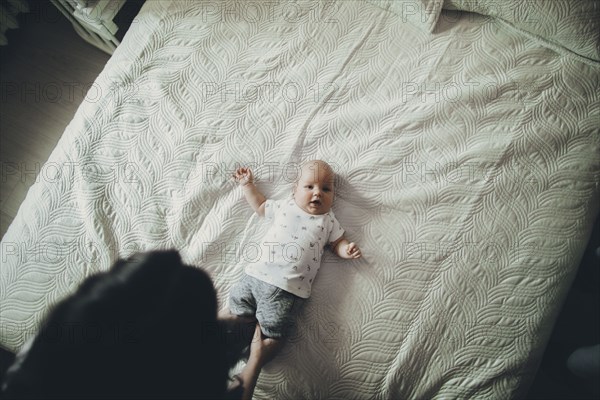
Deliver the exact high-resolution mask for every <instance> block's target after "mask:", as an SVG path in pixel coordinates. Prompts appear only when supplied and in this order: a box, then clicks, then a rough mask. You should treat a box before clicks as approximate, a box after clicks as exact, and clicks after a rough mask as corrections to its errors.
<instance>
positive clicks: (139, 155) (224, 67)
mask: <svg viewBox="0 0 600 400" xmlns="http://www.w3.org/2000/svg"><path fill="white" fill-rule="evenodd" d="M256 4H257V3H252V2H227V3H217V2H196V1H188V2H183V1H177V2H173V3H170V2H158V1H150V2H146V4H145V6H144V8H143V9H142V11H141V13H140V15H139V17H138V19H137V21H136V22H135V23H134V25H133V26H132V28H131V29H130V31H129V32H128V33H127V35H126V37H125V39H124V41H123V43H122V45H121V46H120V47H119V48H118V49H117V51H116V52H115V54H114V56H113V57H112V58H111V60H110V61H109V63H108V64H107V66H106V68H105V69H104V71H103V72H102V73H101V75H100V76H99V77H98V79H97V81H96V84H95V86H94V92H93V93H92V92H90V94H89V95H88V98H87V99H86V101H85V102H84V104H82V106H81V107H80V109H79V110H78V112H77V114H76V115H75V118H74V119H73V121H72V122H71V124H70V125H69V126H68V127H67V129H66V131H65V133H64V135H63V137H62V138H61V140H60V142H59V144H58V146H57V148H56V149H55V150H54V152H53V154H52V156H51V158H50V160H49V161H48V164H47V165H46V167H45V168H49V166H53V167H54V171H58V172H57V173H55V174H54V175H50V174H49V175H48V177H47V178H46V179H43V180H42V181H40V182H39V183H37V184H36V185H34V186H33V187H32V188H31V190H30V192H29V193H28V196H27V198H26V200H25V202H24V203H23V205H22V207H21V209H20V210H19V213H18V215H17V218H16V219H15V222H14V223H13V225H11V227H10V228H9V231H8V233H7V234H6V236H5V237H4V239H3V241H2V244H1V245H2V268H1V270H0V278H1V284H0V325H1V327H2V329H1V330H0V343H1V344H2V345H3V346H6V347H8V348H10V349H13V350H15V349H18V348H19V347H20V346H21V345H22V344H23V342H24V340H25V339H26V338H27V337H28V336H29V335H31V334H33V333H34V332H35V328H36V326H37V325H38V324H39V322H40V321H41V319H42V318H43V315H44V312H45V310H46V308H47V307H48V306H49V305H51V304H52V303H54V302H55V301H57V300H58V299H60V298H62V297H63V296H65V295H67V294H68V293H70V292H71V291H72V290H73V289H74V288H75V287H76V285H77V284H78V283H79V282H80V281H81V280H82V279H84V278H85V277H86V276H88V275H90V274H92V273H94V272H96V271H100V270H105V269H107V268H109V266H110V265H111V264H112V262H113V261H115V260H116V259H117V258H118V257H126V256H128V255H130V254H132V253H133V252H136V251H141V250H148V249H159V248H177V249H179V250H180V251H181V253H182V255H183V257H184V261H185V262H187V263H190V264H193V265H197V266H198V267H202V268H206V269H207V270H208V271H209V272H210V273H211V275H212V277H213V278H214V281H215V284H216V286H217V288H218V290H219V292H220V298H221V300H223V299H224V298H225V296H226V294H227V291H228V289H229V287H230V286H231V285H232V284H233V283H234V282H235V281H236V279H237V278H238V277H239V275H240V273H241V266H240V264H242V263H243V257H244V254H246V256H248V253H245V251H246V250H247V249H248V244H251V243H253V241H255V240H258V238H259V236H260V232H261V231H262V230H263V229H264V226H262V225H261V224H260V223H259V221H258V219H257V218H256V217H254V216H252V215H251V210H250V208H249V207H248V206H247V205H246V204H245V202H244V200H243V197H242V193H241V191H240V190H239V188H236V186H235V185H234V184H233V183H232V182H231V181H230V180H229V172H230V171H232V170H233V169H234V168H235V166H236V163H239V164H246V165H251V166H253V167H254V168H255V171H256V172H257V175H258V177H259V179H260V180H259V183H258V185H259V187H260V188H261V189H262V190H263V191H264V192H265V193H266V194H267V195H268V196H274V197H284V196H287V195H289V193H290V190H291V183H290V176H293V171H294V168H295V166H296V165H297V163H298V162H299V161H301V160H303V159H305V158H309V157H319V158H323V159H325V160H327V161H329V162H330V164H331V165H333V166H334V167H335V168H336V170H337V172H338V175H339V182H338V193H337V198H336V200H335V205H334V211H335V213H336V216H337V217H338V219H339V220H340V222H341V223H342V224H343V226H344V227H345V228H346V230H347V234H348V236H349V237H350V238H352V239H353V240H355V241H357V242H358V243H359V244H360V245H361V248H362V250H363V253H364V257H363V258H362V259H361V260H358V261H353V262H347V261H344V262H342V261H340V260H338V259H336V258H334V256H333V255H329V256H328V257H327V258H326V259H325V262H324V264H323V266H322V268H321V270H320V272H319V276H318V277H317V279H316V281H315V283H314V286H313V295H312V297H311V299H310V300H309V302H308V303H307V305H306V308H305V309H304V311H303V313H302V314H301V315H300V316H299V319H298V323H299V328H298V332H297V335H296V336H295V337H294V338H293V339H292V340H291V343H290V344H289V345H288V346H286V347H285V349H284V350H283V353H282V354H281V355H280V356H279V357H278V358H277V359H276V360H275V361H273V362H272V363H271V364H269V365H268V366H267V368H266V369H265V370H264V372H263V374H262V375H261V378H260V381H259V384H258V387H257V392H256V397H257V398H278V399H296V398H331V399H342V398H344V399H345V398H353V399H363V398H365V399H366V398H369V399H372V398H376V399H387V398H405V399H407V398H411V399H430V398H436V399H442V398H490V399H491V398H493V399H496V398H507V397H509V396H512V395H517V394H519V393H522V390H523V389H524V388H525V387H526V386H527V383H528V381H529V379H530V378H531V377H532V375H533V373H534V370H535V367H536V365H537V362H538V361H539V359H540V356H541V353H542V351H543V348H544V345H545V343H546V340H547V337H548V334H549V331H550V329H551V326H552V323H553V320H554V317H555V315H556V313H557V311H558V310H559V306H560V303H561V301H562V300H563V299H564V296H565V294H566V292H567V290H568V288H569V284H570V282H571V280H572V278H573V276H574V273H575V268H576V265H577V261H578V258H579V257H580V256H581V254H582V251H583V248H584V247H585V244H586V241H587V236H588V234H589V228H590V225H591V221H593V219H594V218H595V216H596V215H597V213H598V202H597V199H598V184H599V182H600V157H599V154H600V143H599V137H600V132H599V126H600V125H599V124H598V121H599V107H600V98H599V95H598V90H597V85H598V73H599V70H600V69H599V66H598V65H597V64H595V63H589V62H588V63H583V62H582V61H581V60H580V59H578V58H573V57H570V56H569V55H568V54H562V53H561V54H559V53H556V52H555V51H553V50H552V49H549V48H547V47H545V46H544V45H543V43H540V42H537V41H535V39H534V38H532V37H529V36H523V35H520V34H519V33H518V32H515V31H513V30H510V29H508V28H506V27H505V26H504V25H502V24H499V23H497V22H496V21H494V20H493V19H490V18H485V17H481V16H476V15H474V14H470V15H458V14H452V13H446V14H445V15H444V18H440V20H439V21H438V25H437V27H436V33H435V34H434V35H431V34H429V33H428V32H426V31H424V30H422V29H419V28H418V27H416V26H414V25H413V24H404V23H400V22H399V21H398V18H397V16H396V15H395V14H393V13H390V12H388V11H385V10H383V9H381V8H379V7H376V6H374V5H373V4H370V3H368V2H362V1H339V2H333V3H332V2H327V3H315V2H308V1H300V2H297V3H287V2H280V3H274V4H272V5H270V6H268V7H269V8H261V7H260V6H258V5H256ZM252 7H254V8H252ZM44 171H46V172H48V173H50V170H49V169H48V170H46V169H44ZM162 345H164V346H177V345H178V344H176V343H162Z"/></svg>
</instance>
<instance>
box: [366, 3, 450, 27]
mask: <svg viewBox="0 0 600 400" xmlns="http://www.w3.org/2000/svg"><path fill="white" fill-rule="evenodd" d="M367 1H368V2H369V3H372V4H374V5H376V6H378V7H380V8H383V9H384V10H386V11H389V12H392V13H394V14H396V15H398V16H399V17H400V18H401V21H402V22H410V23H412V24H414V25H416V26H419V27H421V28H422V29H424V30H426V31H427V32H433V29H434V28H435V25H436V23H437V20H438V18H439V17H440V13H441V12H442V6H443V5H444V1H443V0H367Z"/></svg>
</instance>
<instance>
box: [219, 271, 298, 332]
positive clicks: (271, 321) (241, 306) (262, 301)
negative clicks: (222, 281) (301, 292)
mask: <svg viewBox="0 0 600 400" xmlns="http://www.w3.org/2000/svg"><path fill="white" fill-rule="evenodd" d="M303 300H304V299H303V298H301V297H298V296H296V295H294V294H291V293H290V292H286V291H285V290H283V289H281V288H278V287H277V286H273V285H270V284H268V283H266V282H263V281H261V280H259V279H256V278H254V277H252V276H250V275H248V274H244V275H243V276H242V278H241V279H240V280H239V282H238V283H236V284H235V285H234V286H233V287H232V288H231V291H230V293H229V310H230V311H231V313H232V314H235V315H239V316H244V317H249V316H256V319H257V320H258V323H259V324H260V327H261V330H262V333H263V334H264V335H265V336H268V337H272V338H281V337H285V336H288V335H289V334H290V330H291V329H292V327H293V324H294V320H295V318H294V316H295V314H296V313H297V312H298V310H299V309H300V306H301V305H302V304H303V303H304V301H303Z"/></svg>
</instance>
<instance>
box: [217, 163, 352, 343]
mask: <svg viewBox="0 0 600 400" xmlns="http://www.w3.org/2000/svg"><path fill="white" fill-rule="evenodd" d="M234 177H235V179H236V180H237V181H238V182H239V184H240V185H241V186H242V188H243V191H244V196H245V197H246V200H247V201H248V203H249V204H250V206H251V207H252V208H253V209H254V211H256V213H257V214H258V215H260V216H261V217H265V218H266V219H267V220H268V221H270V223H271V225H270V227H269V229H268V231H267V234H266V237H265V238H264V241H263V243H262V246H261V250H262V252H261V253H262V254H261V255H260V257H257V258H258V260H255V262H249V263H248V265H247V266H246V269H245V274H244V275H243V277H242V278H241V279H240V281H239V282H238V283H237V284H236V285H234V286H233V287H232V289H231V292H230V294H229V310H228V311H227V310H225V311H224V312H222V313H221V317H222V318H225V319H229V320H232V319H233V320H238V321H240V322H242V321H246V322H247V321H252V320H254V321H256V320H258V324H259V326H260V330H261V331H262V335H264V336H266V337H268V338H270V339H272V342H273V343H275V344H277V343H280V342H281V341H282V340H283V339H284V338H285V337H286V335H287V334H288V333H289V332H288V328H289V326H290V325H291V322H292V318H293V316H294V313H295V312H296V311H297V310H298V308H299V306H300V305H301V303H302V302H303V300H304V299H307V298H308V297H309V296H310V292H311V286H312V283H313V281H314V279H315V276H316V274H317V271H318V270H319V267H320V263H321V256H322V254H323V251H324V248H325V246H326V245H329V246H330V248H331V249H332V251H333V252H334V253H336V254H337V255H338V256H339V257H341V258H345V259H354V258H359V257H360V256H361V252H360V249H359V248H358V246H357V245H356V244H355V243H352V242H349V241H348V240H347V239H346V238H345V237H344V230H343V229H342V227H341V226H340V224H339V222H338V221H337V219H336V218H335V216H334V214H333V211H331V205H332V203H333V199H334V195H335V188H334V178H335V174H334V172H333V170H332V169H331V167H330V166H329V165H328V164H327V163H326V162H324V161H320V160H313V161H308V162H305V163H304V164H302V167H301V174H300V177H299V179H298V180H297V181H296V183H295V184H294V188H293V198H292V199H286V200H267V199H266V198H265V196H264V195H263V194H262V193H261V192H260V191H259V190H258V189H257V188H256V186H255V185H254V181H253V175H252V171H250V170H249V169H248V168H238V169H237V170H236V172H235V175H234ZM254 318H255V319H254ZM273 347H277V346H276V345H275V346H273Z"/></svg>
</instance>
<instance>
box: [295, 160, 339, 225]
mask: <svg viewBox="0 0 600 400" xmlns="http://www.w3.org/2000/svg"><path fill="white" fill-rule="evenodd" d="M333 196H334V174H333V171H331V169H330V168H329V166H327V165H326V164H325V165H323V164H320V163H317V162H315V163H311V164H307V165H305V166H304V167H303V168H302V175H301V176H300V179H299V180H298V182H296V186H295V187H294V200H295V202H296V204H297V205H298V207H300V208H301V209H303V210H304V211H306V212H307V213H309V214H312V215H321V214H325V213H327V212H329V210H330V209H331V205H332V204H333Z"/></svg>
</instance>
